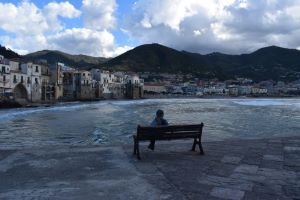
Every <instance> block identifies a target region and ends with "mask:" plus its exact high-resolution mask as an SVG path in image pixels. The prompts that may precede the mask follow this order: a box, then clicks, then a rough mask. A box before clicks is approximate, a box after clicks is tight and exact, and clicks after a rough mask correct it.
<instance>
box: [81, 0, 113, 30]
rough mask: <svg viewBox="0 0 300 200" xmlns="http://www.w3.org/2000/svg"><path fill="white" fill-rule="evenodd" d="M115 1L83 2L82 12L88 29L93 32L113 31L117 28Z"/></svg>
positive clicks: (92, 0) (94, 0)
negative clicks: (112, 29)
mask: <svg viewBox="0 0 300 200" xmlns="http://www.w3.org/2000/svg"><path fill="white" fill-rule="evenodd" d="M116 7H117V3H116V1H115V0H83V1H82V11H83V16H84V24H85V27H86V28H89V29H93V30H103V29H111V28H115V26H116V18H115V16H114V12H115V10H116Z"/></svg>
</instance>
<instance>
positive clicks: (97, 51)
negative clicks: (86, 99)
mask: <svg viewBox="0 0 300 200" xmlns="http://www.w3.org/2000/svg"><path fill="white" fill-rule="evenodd" d="M116 8H117V4H116V1H115V0H83V1H82V7H81V10H78V9H77V8H76V7H75V6H74V5H72V4H71V3H70V2H68V1H66V2H59V3H58V2H55V1H53V2H50V3H48V4H46V5H45V6H44V7H43V8H38V7H37V6H36V5H35V4H34V3H32V2H30V1H26V0H24V1H21V2H20V3H19V4H12V3H0V10H1V11H5V12H0V29H2V30H4V31H6V32H8V33H9V34H7V35H2V36H0V43H1V44H2V45H4V46H7V47H10V48H11V49H13V50H15V51H17V52H18V53H20V54H25V53H28V52H33V51H38V50H42V49H53V50H54V49H55V50H61V51H65V52H67V53H74V54H87V55H92V56H102V57H112V56H116V55H119V54H120V53H123V52H124V51H126V50H128V49H130V48H131V47H129V46H124V47H119V46H117V45H116V42H115V38H114V35H113V34H112V33H111V32H109V31H110V29H112V28H114V27H115V26H116V18H115V16H114V13H115V10H116ZM80 16H83V21H84V23H83V26H82V27H77V28H72V27H71V28H70V27H67V26H66V24H64V19H65V18H68V19H76V20H80V19H78V18H79V17H80ZM8 19H9V20H8ZM77 22H78V21H77Z"/></svg>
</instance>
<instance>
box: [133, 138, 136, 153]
mask: <svg viewBox="0 0 300 200" xmlns="http://www.w3.org/2000/svg"><path fill="white" fill-rule="evenodd" d="M133 144H134V145H133V155H136V139H135V138H133Z"/></svg>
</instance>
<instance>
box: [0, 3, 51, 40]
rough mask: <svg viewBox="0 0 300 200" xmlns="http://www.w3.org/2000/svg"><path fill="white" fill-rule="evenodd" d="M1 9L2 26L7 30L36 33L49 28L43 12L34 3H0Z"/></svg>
mask: <svg viewBox="0 0 300 200" xmlns="http://www.w3.org/2000/svg"><path fill="white" fill-rule="evenodd" d="M0 10H1V12H0V28H1V29H3V30H5V31H8V32H12V33H16V34H26V35H34V34H41V33H42V32H44V31H45V30H47V29H48V28H49V27H48V24H47V22H46V20H45V17H44V16H43V13H42V12H41V10H40V9H39V8H37V7H36V6H35V4H33V3H30V2H27V1H22V3H21V4H20V5H18V6H15V5H14V4H11V3H0Z"/></svg>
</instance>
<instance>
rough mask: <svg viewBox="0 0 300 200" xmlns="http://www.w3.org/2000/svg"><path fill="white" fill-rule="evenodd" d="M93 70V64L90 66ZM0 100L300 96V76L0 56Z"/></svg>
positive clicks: (47, 101)
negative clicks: (228, 76) (257, 76)
mask: <svg viewBox="0 0 300 200" xmlns="http://www.w3.org/2000/svg"><path fill="white" fill-rule="evenodd" d="M86 69H88V66H87V67H86ZM0 70H1V71H0V99H1V100H2V101H4V100H5V101H16V102H18V103H20V104H22V105H26V104H28V103H53V102H58V101H74V100H81V101H89V100H101V99H139V98H155V97H168V96H170V97H181V96H194V97H210V96H212V97H215V96H220V97H226V96H228V97H238V96H246V97H289V96H297V95H300V80H298V81H293V82H290V83H286V82H283V81H273V80H266V81H261V82H254V81H253V80H251V79H249V78H242V77H236V78H235V79H234V80H226V81H220V80H218V79H200V78H199V77H196V76H195V75H193V74H181V73H178V74H169V73H153V72H123V71H107V70H102V69H96V68H90V69H89V70H83V69H82V68H81V69H79V68H77V67H74V66H67V65H65V64H64V63H60V62H57V63H55V64H54V65H53V64H48V63H47V61H46V60H38V61H34V62H25V61H20V60H14V59H6V58H4V57H3V56H1V55H0Z"/></svg>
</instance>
